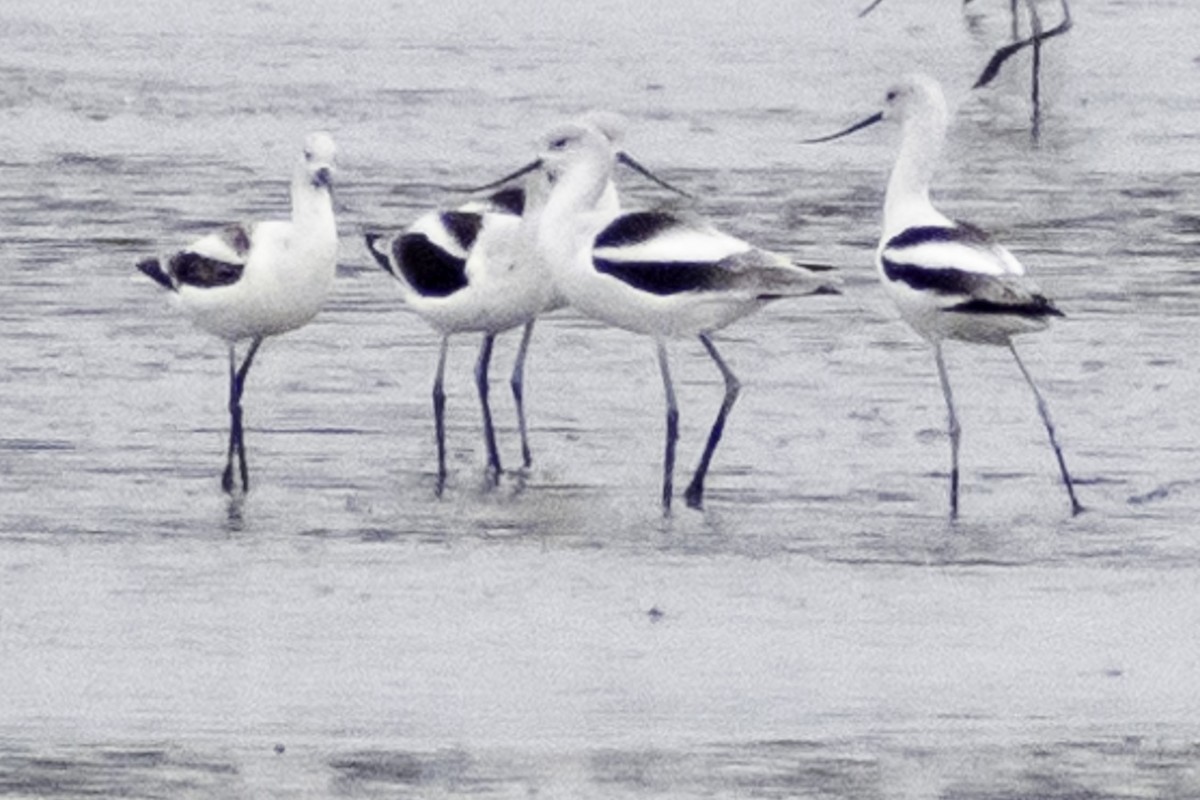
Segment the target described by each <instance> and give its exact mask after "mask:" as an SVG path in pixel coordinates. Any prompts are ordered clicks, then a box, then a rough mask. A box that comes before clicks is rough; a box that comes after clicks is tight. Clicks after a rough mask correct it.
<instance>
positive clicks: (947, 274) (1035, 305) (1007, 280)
mask: <svg viewBox="0 0 1200 800" xmlns="http://www.w3.org/2000/svg"><path fill="white" fill-rule="evenodd" d="M883 272H884V274H885V275H887V277H888V280H892V281H898V282H899V283H903V284H905V285H906V286H910V287H912V288H913V289H916V290H917V291H922V292H932V293H933V294H941V295H958V296H964V295H965V296H967V297H969V298H970V299H969V300H964V301H963V302H961V303H958V304H956V305H952V306H947V307H946V308H944V309H942V310H943V311H952V312H955V313H959V314H1011V315H1013V316H1018V317H1035V318H1036V317H1062V316H1065V315H1064V314H1063V312H1061V311H1059V310H1058V308H1057V307H1056V306H1055V305H1054V301H1052V300H1051V299H1050V298H1048V297H1046V296H1045V295H1044V294H1042V293H1041V292H1038V291H1034V290H1032V288H1031V287H1030V286H1027V285H1026V286H1023V285H1021V284H1020V282H1019V281H1017V280H1014V279H1013V278H1011V277H1007V276H1005V277H998V276H995V275H980V274H978V273H975V272H966V271H964V270H961V269H953V268H940V269H930V268H928V267H915V266H912V265H911V264H897V263H896V262H894V261H890V260H888V259H886V258H885V259H883Z"/></svg>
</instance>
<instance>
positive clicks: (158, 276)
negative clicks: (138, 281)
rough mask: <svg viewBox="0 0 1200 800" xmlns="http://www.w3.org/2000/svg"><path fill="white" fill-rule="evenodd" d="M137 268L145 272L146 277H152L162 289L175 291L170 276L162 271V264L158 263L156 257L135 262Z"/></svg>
mask: <svg viewBox="0 0 1200 800" xmlns="http://www.w3.org/2000/svg"><path fill="white" fill-rule="evenodd" d="M137 268H138V269H140V270H141V271H142V272H143V273H145V274H146V275H147V276H148V277H151V278H153V279H154V282H155V283H157V284H158V285H159V286H161V287H163V288H164V289H170V290H171V291H172V292H173V291H175V284H174V283H173V282H172V281H171V276H170V275H168V274H167V273H165V272H163V268H162V264H160V263H158V259H157V258H147V259H145V260H144V261H139V262H138V263H137Z"/></svg>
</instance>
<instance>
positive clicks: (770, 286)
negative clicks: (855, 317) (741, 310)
mask: <svg viewBox="0 0 1200 800" xmlns="http://www.w3.org/2000/svg"><path fill="white" fill-rule="evenodd" d="M772 255H773V257H772V258H771V259H770V261H769V263H768V264H765V265H763V268H762V269H761V270H760V271H759V273H758V279H757V280H758V282H759V283H760V285H761V287H762V291H761V294H760V297H763V298H778V297H800V296H804V295H810V294H841V293H842V292H841V286H842V279H841V277H840V276H839V275H837V274H836V273H835V271H834V268H833V267H832V266H830V265H828V264H816V263H807V262H793V261H790V260H787V259H784V258H782V257H779V256H774V254H772Z"/></svg>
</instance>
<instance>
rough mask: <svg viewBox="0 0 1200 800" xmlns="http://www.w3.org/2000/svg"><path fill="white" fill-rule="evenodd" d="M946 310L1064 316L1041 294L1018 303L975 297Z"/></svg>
mask: <svg viewBox="0 0 1200 800" xmlns="http://www.w3.org/2000/svg"><path fill="white" fill-rule="evenodd" d="M945 310H946V311H953V312H956V313H959V314H1011V315H1013V316H1017V317H1034V318H1037V317H1065V316H1066V314H1064V313H1063V312H1062V311H1060V310H1059V309H1058V307H1057V306H1056V305H1054V301H1053V300H1051V299H1050V298H1049V297H1046V296H1045V295H1041V294H1035V295H1032V296H1031V297H1030V298H1029V299H1028V300H1026V301H1025V302H1022V303H1020V304H1017V305H1014V304H1012V303H997V302H995V301H993V300H985V299H982V298H976V299H973V300H968V301H967V302H965V303H959V304H958V305H956V306H950V307H949V308H947V309H945Z"/></svg>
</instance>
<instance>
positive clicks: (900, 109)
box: [806, 75, 1083, 517]
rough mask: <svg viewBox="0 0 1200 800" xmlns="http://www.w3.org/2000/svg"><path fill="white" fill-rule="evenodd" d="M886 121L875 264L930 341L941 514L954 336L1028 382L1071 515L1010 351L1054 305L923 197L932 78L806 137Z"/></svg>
mask: <svg viewBox="0 0 1200 800" xmlns="http://www.w3.org/2000/svg"><path fill="white" fill-rule="evenodd" d="M885 119H895V120H897V121H898V122H899V123H900V130H901V139H900V153H899V156H898V157H897V159H896V165H895V167H894V168H893V169H892V175H891V178H890V180H889V181H888V186H887V195H886V198H885V200H884V209H883V235H882V237H881V238H880V240H879V248H878V250H877V251H876V254H875V264H876V267H877V268H878V270H879V275H880V278H881V279H882V281H883V285H884V286H885V287H886V288H887V291H888V293H889V294H890V295H891V297H892V300H893V301H895V304H896V306H897V308H898V309H899V311H900V314H901V316H902V317H903V318H904V320H905V321H906V322H908V324H909V325H911V326H912V327H913V329H914V330H916V331H917V333H919V334H920V335H921V336H923V337H924V338H925V339H927V340H928V341H929V342H930V344H932V345H933V354H934V359H935V361H936V362H937V369H938V377H939V378H940V379H941V386H942V394H943V395H944V396H945V398H946V409H947V412H948V414H949V428H950V455H951V469H950V516H951V517H955V516H957V514H958V447H959V439H960V435H961V428H960V426H959V422H958V416H957V414H955V411H954V399H953V396H952V394H951V391H950V379H949V377H948V376H947V373H946V362H945V360H944V358H943V356H942V341H943V340H944V339H957V340H959V341H963V342H972V343H976V344H991V345H1002V346H1006V347H1008V349H1009V351H1010V352H1011V353H1012V355H1013V358H1014V359H1015V360H1016V362H1017V366H1018V367H1019V368H1020V370H1021V374H1022V375H1023V376H1024V377H1025V380H1026V381H1027V382H1028V383H1029V387H1030V389H1032V390H1033V395H1034V398H1035V399H1036V400H1037V407H1038V412H1039V413H1040V415H1041V417H1042V422H1043V423H1045V426H1046V433H1047V434H1048V435H1049V437H1050V445H1051V447H1053V448H1054V455H1055V458H1056V459H1057V460H1058V467H1059V471H1060V472H1061V473H1062V481H1063V485H1064V486H1066V488H1067V495H1068V497H1070V500H1071V513H1072V514H1078V513H1079V512H1080V511H1082V510H1083V507H1082V506H1081V505H1080V504H1079V501H1078V500H1077V499H1076V498H1075V490H1074V487H1073V486H1072V483H1071V475H1070V473H1069V472H1068V471H1067V464H1066V461H1065V460H1064V459H1063V454H1062V448H1060V447H1059V445H1058V440H1057V438H1056V437H1055V434H1054V426H1053V424H1052V423H1051V422H1050V411H1049V409H1048V408H1047V406H1046V401H1045V400H1044V399H1043V397H1042V394H1041V392H1039V391H1038V388H1037V385H1036V384H1035V383H1034V381H1033V377H1032V376H1031V375H1030V374H1029V370H1027V369H1026V368H1025V364H1024V363H1023V362H1022V361H1021V358H1020V356H1018V355H1017V350H1016V347H1014V345H1013V342H1012V337H1013V336H1015V335H1017V334H1020V333H1029V332H1032V331H1039V330H1042V329H1044V328H1045V327H1046V326H1047V324H1048V320H1049V318H1050V317H1061V316H1063V313H1062V312H1061V311H1059V310H1058V308H1057V307H1055V305H1054V303H1053V302H1052V301H1051V300H1050V299H1049V298H1048V297H1046V295H1045V294H1043V293H1042V292H1041V290H1040V289H1038V287H1037V286H1036V285H1034V283H1033V282H1032V281H1031V280H1030V279H1029V278H1027V277H1026V276H1025V268H1024V267H1023V266H1021V263H1020V262H1019V261H1017V259H1016V258H1014V257H1013V255H1012V254H1011V253H1010V252H1008V251H1007V250H1005V249H1004V248H1003V247H1001V246H1000V245H999V244H996V243H995V242H994V241H992V239H991V237H990V236H988V235H987V234H986V233H984V232H983V231H981V230H980V229H979V228H976V227H975V226H973V225H968V224H967V223H965V222H956V221H954V220H951V219H950V218H948V217H946V216H944V215H943V214H941V213H940V212H939V211H938V210H937V209H936V208H934V207H933V204H932V203H931V202H930V200H929V183H930V179H931V178H932V176H933V169H934V167H935V166H936V164H937V160H938V156H939V155H940V153H941V150H942V144H943V142H944V140H945V138H946V128H947V126H948V124H949V113H948V111H947V109H946V100H945V98H944V97H943V95H942V89H941V87H940V86H939V85H938V83H937V82H936V81H935V80H933V79H932V78H929V77H927V76H924V75H910V76H908V77H906V78H905V79H904V80H902V81H901V82H900V83H898V84H896V85H895V86H893V87H892V88H891V89H889V90H888V92H887V96H886V102H885V106H884V110H883V111H881V112H878V113H876V114H874V115H872V116H870V117H868V118H866V119H864V120H863V121H861V122H859V123H857V124H855V125H852V126H850V127H849V128H846V129H845V130H843V131H840V132H838V133H835V134H832V135H830V136H823V137H820V138H818V139H809V140H806V142H807V143H815V142H824V141H830V140H833V139H837V138H840V137H842V136H846V135H848V134H850V133H853V132H854V131H857V130H861V129H863V128H866V127H868V126H870V125H873V124H875V123H877V122H880V121H882V120H885Z"/></svg>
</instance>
